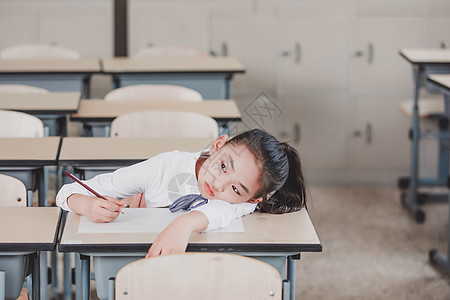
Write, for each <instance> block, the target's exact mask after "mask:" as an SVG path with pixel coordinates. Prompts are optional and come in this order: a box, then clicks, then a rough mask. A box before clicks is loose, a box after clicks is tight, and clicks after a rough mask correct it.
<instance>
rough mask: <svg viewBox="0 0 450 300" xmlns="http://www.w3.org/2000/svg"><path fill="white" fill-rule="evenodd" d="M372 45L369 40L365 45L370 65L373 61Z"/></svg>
mask: <svg viewBox="0 0 450 300" xmlns="http://www.w3.org/2000/svg"><path fill="white" fill-rule="evenodd" d="M373 56H374V47H373V44H372V43H370V42H369V44H368V45H367V62H368V63H369V64H370V65H371V64H372V63H373Z"/></svg>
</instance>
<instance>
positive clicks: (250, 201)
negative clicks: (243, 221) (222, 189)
mask: <svg viewBox="0 0 450 300" xmlns="http://www.w3.org/2000/svg"><path fill="white" fill-rule="evenodd" d="M262 200H263V199H262V197H259V198H256V199H250V200H248V201H247V202H248V203H251V204H256V203H259V202H261V201H262Z"/></svg>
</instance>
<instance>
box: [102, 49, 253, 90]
mask: <svg viewBox="0 0 450 300" xmlns="http://www.w3.org/2000/svg"><path fill="white" fill-rule="evenodd" d="M102 63H103V71H104V73H106V74H111V75H112V76H113V88H118V87H122V86H128V85H135V84H147V83H154V84H173V85H181V86H185V87H188V88H191V89H194V90H196V91H198V92H199V93H200V94H201V95H202V96H203V99H230V98H231V80H232V78H233V75H234V74H236V73H244V72H245V69H244V67H243V66H242V64H241V63H240V62H239V61H238V60H237V59H236V58H233V57H223V56H216V57H215V56H213V57H172V58H107V59H103V60H102Z"/></svg>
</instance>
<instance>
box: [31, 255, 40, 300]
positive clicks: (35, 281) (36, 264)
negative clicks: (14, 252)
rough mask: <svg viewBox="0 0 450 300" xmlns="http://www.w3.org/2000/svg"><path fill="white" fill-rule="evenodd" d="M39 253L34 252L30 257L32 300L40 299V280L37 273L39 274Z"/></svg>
mask: <svg viewBox="0 0 450 300" xmlns="http://www.w3.org/2000/svg"><path fill="white" fill-rule="evenodd" d="M39 256H40V253H39V252H36V253H34V254H33V255H32V256H31V257H32V261H33V271H32V280H33V282H32V284H33V294H32V297H33V300H39V299H40V295H41V293H40V284H41V283H40V278H39V275H40V274H39V273H40V258H39Z"/></svg>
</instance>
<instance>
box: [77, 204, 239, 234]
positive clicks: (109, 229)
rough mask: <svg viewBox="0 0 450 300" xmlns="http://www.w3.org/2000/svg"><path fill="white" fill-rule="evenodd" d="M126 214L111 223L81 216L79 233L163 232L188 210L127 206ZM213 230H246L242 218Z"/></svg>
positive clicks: (120, 215)
mask: <svg viewBox="0 0 450 300" xmlns="http://www.w3.org/2000/svg"><path fill="white" fill-rule="evenodd" d="M122 211H123V212H124V214H119V217H118V218H117V219H116V220H115V221H113V222H110V223H94V222H92V221H91V220H89V219H88V218H87V217H86V216H81V218H80V225H79V226H78V233H139V232H161V231H162V230H163V229H164V228H166V227H167V225H169V224H170V222H172V220H173V219H175V218H176V217H178V216H181V215H183V214H186V213H187V212H185V211H183V212H176V213H171V212H170V211H169V209H167V208H125V209H122ZM211 232H244V225H243V224H242V220H241V218H237V219H234V220H233V221H232V222H231V223H230V225H228V226H227V227H223V228H219V229H217V230H214V231H211Z"/></svg>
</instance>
